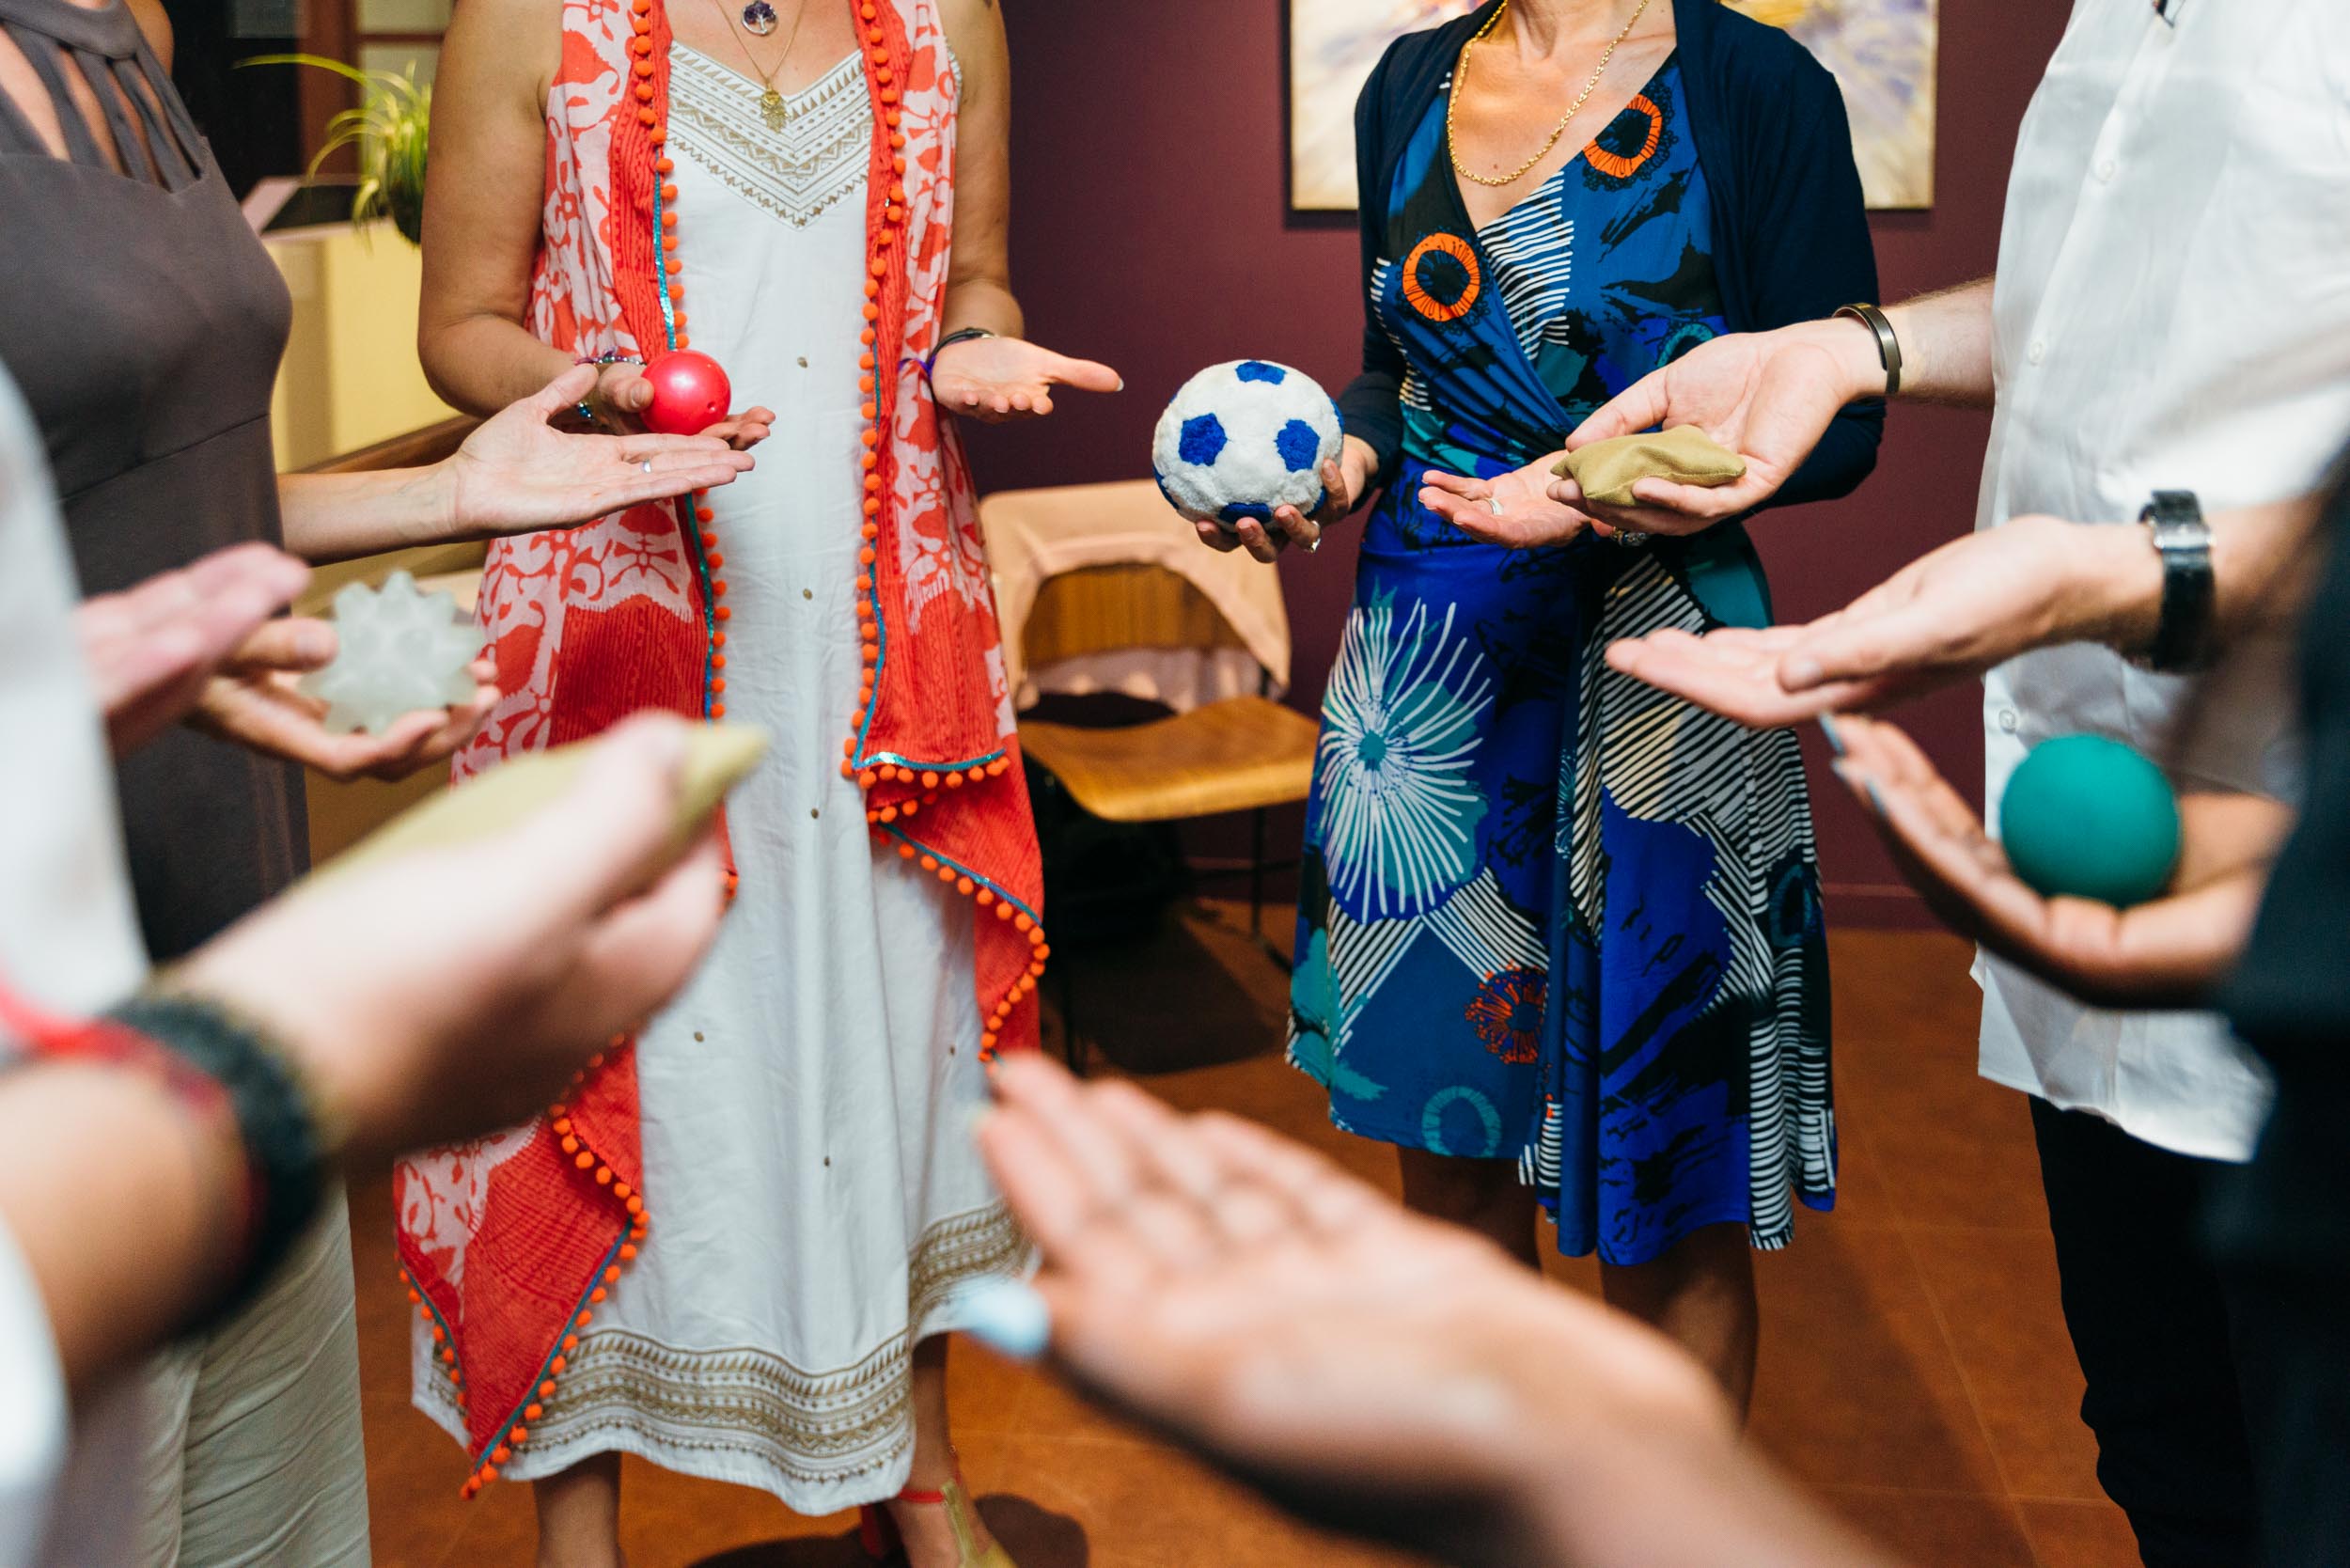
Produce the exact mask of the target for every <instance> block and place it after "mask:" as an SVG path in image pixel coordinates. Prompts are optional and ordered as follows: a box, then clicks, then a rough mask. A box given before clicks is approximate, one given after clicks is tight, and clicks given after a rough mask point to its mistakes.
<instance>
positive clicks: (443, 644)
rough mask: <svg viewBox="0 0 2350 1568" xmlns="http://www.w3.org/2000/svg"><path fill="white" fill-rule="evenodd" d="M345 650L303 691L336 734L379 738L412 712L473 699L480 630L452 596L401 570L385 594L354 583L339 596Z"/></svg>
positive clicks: (308, 679)
mask: <svg viewBox="0 0 2350 1568" xmlns="http://www.w3.org/2000/svg"><path fill="white" fill-rule="evenodd" d="M335 635H336V636H337V638H338V639H339V640H340V642H341V651H339V652H337V654H336V655H335V662H334V663H333V664H331V665H328V666H326V667H325V668H324V669H321V670H318V671H315V672H313V673H312V674H309V675H305V676H304V677H303V679H302V691H303V693H304V694H305V696H309V697H315V698H319V699H320V700H321V701H322V702H324V703H325V704H326V705H327V707H326V729H327V731H328V732H329V733H330V734H336V735H348V734H350V733H351V732H352V730H354V729H364V730H366V731H367V732H368V733H369V734H370V735H380V734H382V733H383V732H384V730H386V729H390V728H391V727H392V725H393V724H394V722H396V721H397V720H399V719H400V718H403V717H405V716H406V715H407V714H410V713H417V712H419V711H421V710H424V709H428V708H446V707H448V706H450V705H452V704H454V703H460V702H470V701H472V700H473V695H474V678H473V674H472V671H471V670H470V668H469V667H468V666H471V665H472V664H473V662H474V660H475V658H477V657H478V655H479V654H480V652H481V632H480V629H479V628H478V627H477V626H476V625H475V624H474V623H473V621H472V620H471V619H467V618H465V617H464V616H462V614H461V613H460V612H459V610H458V608H457V601H456V599H455V598H454V597H452V596H451V595H449V594H446V593H419V592H417V591H416V580H415V578H414V577H412V576H410V575H409V574H408V573H407V572H393V573H392V574H391V575H390V576H389V577H387V578H385V579H384V587H383V588H381V589H380V590H379V589H374V588H368V586H367V585H366V584H365V583H353V584H352V585H351V586H350V587H349V588H344V589H343V590H342V591H341V592H340V593H338V594H337V595H335Z"/></svg>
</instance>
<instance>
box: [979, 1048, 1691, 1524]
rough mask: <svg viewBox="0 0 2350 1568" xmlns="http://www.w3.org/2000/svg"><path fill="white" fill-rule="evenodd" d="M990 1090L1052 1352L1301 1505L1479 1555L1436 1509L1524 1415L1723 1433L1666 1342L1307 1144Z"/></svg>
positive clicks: (1136, 1102)
mask: <svg viewBox="0 0 2350 1568" xmlns="http://www.w3.org/2000/svg"><path fill="white" fill-rule="evenodd" d="M995 1089H996V1093H997V1097H998V1103H999V1105H1000V1107H1001V1108H1000V1109H999V1110H998V1111H997V1112H996V1114H995V1116H994V1117H992V1118H991V1119H990V1120H989V1121H987V1122H986V1123H985V1124H984V1125H983V1126H982V1127H981V1129H980V1132H979V1144H980V1149H981V1151H982V1152H983V1153H984V1154H985V1156H986V1158H987V1161H988V1165H989V1168H991V1169H992V1170H993V1171H994V1172H995V1177H996V1180H997V1183H998V1184H999V1185H1000V1186H1001V1188H1002V1190H1003V1192H1004V1195H1005V1200H1006V1201H1007V1202H1008V1203H1009V1204H1010V1205H1011V1209H1012V1212H1013V1213H1014V1214H1015V1215H1018V1217H1019V1219H1020V1221H1021V1224H1022V1225H1023V1226H1024V1227H1025V1228H1026V1231H1027V1232H1028V1234H1029V1235H1030V1236H1031V1237H1033V1238H1034V1240H1035V1242H1036V1244H1037V1247H1038V1248H1039V1250H1040V1251H1041V1252H1042V1262H1043V1268H1042V1273H1041V1274H1040V1275H1039V1276H1038V1277H1037V1280H1036V1289H1037V1291H1038V1292H1039V1293H1040V1294H1042V1297H1043V1298H1044V1301H1045V1303H1046V1304H1047V1308H1048V1315H1049V1320H1050V1325H1051V1349H1052V1351H1053V1354H1054V1356H1055V1359H1056V1360H1057V1362H1058V1364H1059V1365H1060V1366H1061V1367H1062V1368H1063V1369H1064V1370H1065V1371H1067V1372H1071V1373H1073V1374H1074V1375H1075V1376H1076V1377H1077V1378H1078V1379H1079V1380H1080V1381H1081V1382H1082V1383H1083V1384H1084V1385H1085V1386H1086V1387H1087V1388H1089V1389H1090V1390H1091V1391H1093V1392H1094V1393H1096V1394H1097V1395H1099V1396H1100V1397H1102V1398H1104V1399H1105V1400H1107V1401H1109V1402H1111V1403H1114V1404H1117V1405H1119V1406H1121V1407H1123V1408H1124V1409H1126V1410H1129V1411H1131V1412H1133V1413H1135V1414H1136V1415H1139V1416H1141V1417H1142V1418H1144V1419H1147V1420H1149V1421H1151V1422H1152V1423H1153V1424H1154V1425H1156V1426H1158V1427H1159V1428H1160V1429H1161V1430H1163V1431H1167V1432H1170V1433H1172V1434H1174V1435H1178V1436H1180V1437H1182V1438H1183V1439H1184V1440H1185V1441H1187V1442H1189V1443H1191V1444H1192V1445H1194V1446H1196V1447H1198V1448H1199V1449H1202V1450H1205V1451H1206V1452H1208V1453H1209V1454H1211V1455H1212V1456H1214V1457H1215V1458H1216V1459H1218V1460H1220V1461H1222V1462H1223V1463H1224V1464H1226V1465H1227V1466H1230V1467H1232V1468H1234V1469H1235V1470H1237V1471H1239V1472H1240V1473H1242V1474H1243V1475H1245V1476H1246V1477H1247V1478H1249V1479H1250V1480H1252V1481H1254V1482H1258V1483H1259V1484H1261V1485H1263V1486H1265V1487H1267V1488H1268V1489H1269V1490H1271V1491H1273V1492H1274V1493H1275V1495H1276V1496H1277V1497H1280V1498H1281V1499H1282V1500H1284V1501H1286V1502H1288V1503H1290V1504H1291V1505H1292V1506H1293V1507H1296V1508H1298V1509H1300V1510H1301V1511H1303V1512H1305V1513H1308V1514H1311V1515H1313V1516H1316V1517H1319V1518H1322V1519H1324V1520H1327V1521H1333V1522H1339V1523H1343V1524H1345V1525H1347V1526H1349V1527H1351V1528H1354V1529H1362V1528H1364V1526H1365V1524H1366V1519H1367V1517H1369V1516H1367V1515H1366V1513H1365V1512H1364V1511H1365V1509H1366V1508H1367V1507H1368V1508H1371V1510H1372V1511H1373V1513H1372V1515H1370V1516H1375V1517H1376V1518H1377V1519H1378V1520H1379V1522H1380V1526H1381V1528H1384V1529H1394V1530H1395V1531H1396V1532H1397V1533H1399V1534H1401V1535H1403V1536H1405V1537H1407V1538H1411V1539H1415V1540H1417V1541H1418V1543H1419V1544H1425V1545H1439V1544H1441V1545H1443V1546H1444V1547H1446V1548H1447V1549H1446V1552H1445V1555H1446V1557H1447V1558H1448V1560H1453V1561H1461V1560H1474V1559H1476V1558H1479V1557H1481V1556H1483V1555H1485V1554H1482V1553H1480V1552H1477V1551H1475V1550H1473V1549H1470V1548H1471V1546H1472V1544H1471V1543H1469V1542H1467V1541H1465V1540H1463V1539H1461V1538H1460V1537H1459V1535H1458V1534H1457V1532H1458V1531H1459V1530H1460V1529H1462V1522H1461V1518H1460V1515H1459V1514H1458V1513H1455V1512H1453V1511H1452V1510H1451V1509H1449V1507H1448V1506H1447V1504H1448V1502H1449V1501H1457V1499H1458V1498H1459V1497H1461V1496H1462V1494H1463V1492H1464V1491H1465V1490H1467V1491H1473V1490H1474V1489H1475V1488H1476V1486H1477V1484H1478V1478H1479V1477H1480V1476H1481V1475H1484V1474H1486V1473H1488V1472H1487V1466H1490V1465H1491V1464H1492V1463H1493V1462H1494V1461H1495V1458H1496V1450H1495V1448H1494V1447H1492V1446H1489V1445H1490V1444H1494V1443H1507V1442H1509V1441H1512V1440H1523V1435H1524V1434H1525V1432H1526V1431H1528V1425H1524V1424H1518V1423H1517V1422H1516V1421H1515V1420H1513V1419H1512V1414H1511V1413H1512V1412H1519V1413H1530V1412H1540V1414H1539V1415H1532V1414H1528V1415H1526V1417H1525V1419H1526V1421H1527V1422H1528V1423H1531V1422H1534V1421H1543V1420H1549V1419H1563V1420H1564V1421H1566V1422H1568V1423H1570V1424H1573V1425H1576V1426H1581V1427H1586V1428H1589V1429H1592V1430H1606V1429H1607V1428H1608V1427H1610V1426H1611V1425H1612V1423H1613V1422H1615V1421H1617V1420H1623V1421H1625V1422H1626V1423H1627V1424H1645V1423H1647V1422H1651V1421H1653V1422H1656V1423H1659V1424H1662V1425H1668V1426H1669V1427H1671V1428H1673V1429H1675V1430H1678V1431H1684V1432H1694V1433H1700V1434H1706V1435H1713V1436H1716V1437H1718V1438H1719V1439H1721V1440H1723V1441H1727V1440H1728V1434H1729V1428H1730V1422H1729V1420H1728V1411H1727V1408H1726V1407H1725V1406H1724V1405H1723V1403H1722V1402H1721V1400H1720V1398H1719V1396H1718V1395H1717V1394H1716V1392H1715V1391H1714V1390H1713V1388H1712V1387H1711V1385H1710V1384H1709V1383H1708V1382H1707V1380H1706V1379H1705V1376H1704V1374H1703V1373H1702V1372H1700V1371H1699V1369H1698V1368H1697V1367H1696V1366H1695V1364H1694V1363H1692V1362H1690V1361H1689V1360H1688V1359H1687V1358H1686V1357H1685V1356H1682V1355H1681V1354H1680V1353H1679V1352H1677V1351H1676V1350H1674V1349H1673V1348H1672V1347H1671V1346H1670V1345H1669V1343H1668V1342H1667V1341H1665V1340H1664V1339H1663V1337H1662V1336H1660V1335H1658V1334H1656V1333H1655V1332H1654V1331H1653V1330H1651V1329H1649V1328H1646V1327H1644V1326H1642V1325H1639V1324H1637V1323H1635V1322H1633V1321H1632V1320H1631V1319H1630V1318H1628V1317H1625V1316H1623V1315H1622V1314H1621V1313H1617V1312H1614V1311H1611V1310H1610V1309H1607V1308H1606V1307H1605V1306H1603V1305H1602V1304H1601V1303H1599V1302H1597V1301H1594V1300H1591V1299H1590V1298H1588V1297H1585V1296H1580V1295H1576V1294H1573V1293H1570V1292H1565V1291H1559V1290H1555V1289H1553V1288H1551V1287H1550V1286H1548V1285H1546V1284H1545V1283H1544V1282H1543V1278H1542V1277H1541V1276H1540V1275H1539V1274H1536V1273H1534V1272H1532V1271H1530V1270H1528V1269H1525V1268H1522V1267H1520V1266H1519V1265H1517V1264H1516V1263H1514V1262H1512V1261H1511V1260H1510V1259H1509V1258H1507V1257H1506V1256H1504V1255H1503V1253H1502V1252H1501V1251H1500V1249H1499V1248H1497V1247H1494V1246H1493V1245H1492V1244H1491V1243H1489V1242H1486V1241H1484V1240H1482V1239H1481V1238H1479V1237H1476V1236H1473V1235H1471V1234H1469V1233H1468V1232H1466V1231H1459V1230H1455V1229H1454V1228H1452V1227H1450V1226H1446V1225H1439V1224H1437V1223H1435V1222H1434V1221H1431V1220H1427V1219H1422V1218H1420V1217H1418V1216H1417V1215H1410V1214H1407V1213H1405V1212H1404V1211H1403V1210H1402V1209H1401V1208H1399V1207H1398V1206H1397V1205H1396V1204H1395V1203H1393V1202H1392V1201H1390V1200H1387V1198H1385V1197H1384V1196H1382V1195H1380V1194H1379V1193H1377V1192H1374V1191H1373V1190H1372V1189H1371V1187H1369V1186H1368V1185H1366V1184H1363V1183H1361V1182H1359V1181H1357V1180H1356V1179H1355V1178H1354V1177H1352V1176H1350V1175H1347V1174H1346V1173H1344V1172H1342V1171H1340V1169H1339V1168H1337V1167H1335V1166H1333V1165H1331V1164H1330V1163H1329V1162H1328V1161H1327V1160H1325V1159H1324V1158H1323V1157H1322V1156H1320V1155H1318V1154H1315V1153H1313V1152H1310V1151H1308V1150H1307V1149H1305V1148H1303V1147H1302V1146H1300V1145H1297V1144H1294V1143H1291V1142H1289V1141H1288V1140H1286V1139H1284V1138H1282V1137H1278V1136H1277V1135H1275V1134H1273V1133H1271V1132H1269V1131H1267V1130H1266V1129H1264V1128H1262V1127H1259V1126H1257V1125H1255V1124H1253V1123H1250V1122H1246V1121H1240V1120H1239V1119H1237V1118H1234V1117H1230V1116H1226V1115H1222V1114H1218V1113H1213V1112H1212V1113H1209V1114H1207V1115H1204V1116H1193V1117H1181V1116H1178V1115H1177V1114H1176V1113H1175V1112H1173V1111H1172V1110H1170V1109H1169V1108H1167V1106H1166V1105H1162V1104H1160V1103H1159V1102H1158V1101H1156V1100H1153V1099H1152V1098H1151V1097H1150V1096H1149V1095H1147V1094H1145V1093H1144V1092H1143V1091H1142V1090H1138V1089H1136V1088H1135V1087H1133V1086H1132V1085H1131V1084H1125V1083H1105V1084H1102V1085H1098V1086H1081V1085H1079V1084H1078V1083H1076V1082H1075V1081H1074V1080H1073V1079H1072V1078H1071V1077H1070V1076H1069V1075H1068V1074H1065V1073H1063V1072H1061V1071H1060V1070H1059V1069H1058V1067H1055V1066H1054V1065H1053V1064H1052V1063H1050V1062H1048V1061H1045V1060H1043V1059H1042V1058H1038V1057H1034V1056H1030V1055H1024V1056H1021V1057H1017V1058H1005V1060H1004V1061H1003V1062H1002V1063H1001V1064H1000V1065H999V1066H998V1068H997V1070H996V1076H995ZM1465 1411H1475V1412H1477V1416H1476V1418H1475V1419H1467V1418H1465ZM1635 1413H1637V1414H1635ZM1512 1434H1515V1435H1516V1437H1515V1439H1512V1437H1511V1436H1510V1435H1512ZM1489 1522H1490V1521H1489ZM1448 1532H1452V1533H1448ZM1521 1560H1522V1559H1521Z"/></svg>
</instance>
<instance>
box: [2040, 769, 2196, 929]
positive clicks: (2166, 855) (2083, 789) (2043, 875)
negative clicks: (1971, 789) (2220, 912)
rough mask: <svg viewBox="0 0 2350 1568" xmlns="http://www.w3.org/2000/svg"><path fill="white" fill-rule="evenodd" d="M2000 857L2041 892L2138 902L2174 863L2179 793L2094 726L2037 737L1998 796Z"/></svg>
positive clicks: (2166, 880) (2160, 885)
mask: <svg viewBox="0 0 2350 1568" xmlns="http://www.w3.org/2000/svg"><path fill="white" fill-rule="evenodd" d="M1999 840H2000V844H2001V846H2002V847H2003V848H2004V849H2005V850H2006V851H2007V859H2008V864H2009V865H2011V866H2013V868H2014V869H2015V874H2016V875H2017V876H2019V877H2021V878H2023V880H2024V882H2025V884H2026V885H2027V886H2029V887H2031V888H2032V889H2033V890H2034V891H2036V892H2038V893H2040V894H2042V895H2043V896H2044V897H2047V898H2059V897H2071V898H2076V899H2094V900H2096V901H2097V902H2100V903H2109V904H2112V905H2114V906H2115V907H2116V908H2120V909H2127V908H2128V907H2130V906H2131V905H2132V904H2138V903H2144V902H2146V901H2147V900H2148V899H2151V898H2153V897H2154V895H2156V894H2157V893H2160V892H2161V891H2162V890H2163V889H2164V888H2165V887H2167V886H2170V873H2171V871H2173V870H2176V869H2177V867H2178V864H2179V799H2178V796H2177V795H2176V794H2174V793H2172V792H2171V789H2170V780H2169V779H2167V778H2165V777H2163V776H2162V770H2161V769H2160V768H2157V767H2156V766H2154V763H2152V762H2150V761H2148V760H2146V759H2145V758H2143V757H2141V756H2139V754H2138V753H2137V752H2135V751H2133V750H2131V749H2130V748H2129V747H2128V746H2126V745H2123V744H2122V743H2121V742H2119V741H2109V740H2107V739H2106V738H2105V737H2104V736H2102V735H2065V736H2061V737H2060V738H2059V739H2056V740H2053V741H2043V742H2042V743H2041V744H2040V745H2036V746H2034V747H2033V748H2032V750H2031V754H2030V755H2029V756H2028V757H2026V758H2025V759H2024V760H2023V764H2022V765H2021V766H2020V767H2018V768H2017V769H2016V770H2015V772H2014V773H2013V775H2012V776H2010V777H2009V779H2008V781H2007V792H2006V794H2005V795H2003V796H2002V797H2001V798H2000V801H1999Z"/></svg>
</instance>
